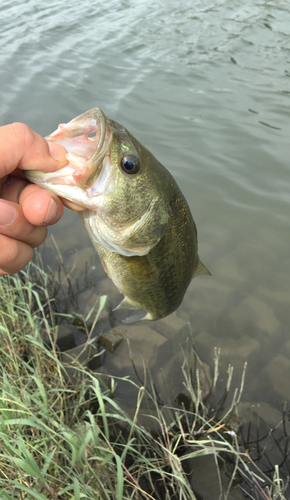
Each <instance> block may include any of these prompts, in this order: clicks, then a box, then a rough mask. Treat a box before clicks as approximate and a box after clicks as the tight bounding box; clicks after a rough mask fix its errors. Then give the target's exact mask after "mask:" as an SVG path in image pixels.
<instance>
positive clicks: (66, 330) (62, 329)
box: [43, 323, 86, 351]
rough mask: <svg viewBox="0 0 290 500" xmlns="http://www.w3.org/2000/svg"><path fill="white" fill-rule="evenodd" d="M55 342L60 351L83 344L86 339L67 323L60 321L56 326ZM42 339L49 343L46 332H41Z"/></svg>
mask: <svg viewBox="0 0 290 500" xmlns="http://www.w3.org/2000/svg"><path fill="white" fill-rule="evenodd" d="M55 340H56V344H57V346H58V348H59V350H60V351H66V350H68V349H72V348H74V347H77V346H78V345H80V344H83V343H84V342H85V341H86V335H84V334H83V333H82V332H80V331H79V330H78V329H77V328H75V327H74V326H73V325H71V324H69V323H62V324H60V325H58V326H57V330H56V339H55ZM43 341H44V342H45V343H47V344H48V345H50V344H51V342H50V338H49V336H48V334H47V333H46V332H44V334H43Z"/></svg>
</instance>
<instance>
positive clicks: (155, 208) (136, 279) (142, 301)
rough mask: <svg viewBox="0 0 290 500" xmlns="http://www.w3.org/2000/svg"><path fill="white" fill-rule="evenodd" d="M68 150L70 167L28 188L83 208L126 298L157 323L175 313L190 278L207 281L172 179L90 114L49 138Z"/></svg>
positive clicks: (32, 174)
mask: <svg viewBox="0 0 290 500" xmlns="http://www.w3.org/2000/svg"><path fill="white" fill-rule="evenodd" d="M46 139H47V140H48V141H55V142H58V143H59V144H61V145H62V146H64V147H65V148H66V149H67V151H68V154H67V159H68V160H69V163H68V165H66V166H65V167H64V168H61V169H59V170H57V171H55V172H51V173H44V172H41V171H32V170H31V171H29V172H27V174H26V175H27V177H28V179H29V180H30V181H32V182H34V183H36V184H39V185H41V186H42V187H44V188H46V189H49V190H51V191H53V192H55V193H56V194H57V195H59V196H61V197H63V198H65V199H67V200H70V201H73V202H75V203H78V204H79V205H81V206H83V207H85V208H86V210H85V211H83V212H79V215H80V218H81V220H82V222H83V224H84V226H85V228H86V229H87V231H88V233H89V235H90V238H91V240H92V242H93V244H94V246H95V248H96V250H97V252H98V254H99V257H100V260H101V262H102V265H103V267H104V269H105V271H106V273H107V274H108V276H109V277H110V278H111V279H112V281H113V282H114V283H115V285H116V286H117V288H118V289H119V291H120V292H121V293H122V294H124V299H123V300H122V302H121V303H120V304H119V306H118V307H117V308H116V309H118V308H119V309H121V308H122V309H123V308H127V309H143V310H145V311H146V313H145V315H144V313H143V314H142V315H141V316H140V315H139V316H138V315H137V316H135V315H133V316H131V317H129V318H127V323H129V322H133V321H136V320H137V319H146V320H156V319H160V318H163V317H165V316H167V315H168V314H170V313H172V312H173V311H175V310H176V309H177V308H178V307H179V305H180V304H181V302H182V299H183V297H184V294H185V292H186V290H187V287H188V285H189V283H190V281H191V279H192V278H193V277H195V276H197V275H199V274H210V273H209V271H208V270H207V269H206V268H205V266H204V265H203V264H202V263H201V261H200V260H199V256H198V250H197V230H196V226H195V223H194V220H193V218H192V215H191V212H190V209H189V207H188V204H187V202H186V200H185V198H184V196H183V194H182V193H181V191H180V189H179V187H178V186H177V184H176V182H175V180H174V179H173V177H172V175H171V174H170V173H169V172H168V171H167V170H166V169H165V168H164V167H163V166H162V165H161V163H159V161H158V160H157V159H156V158H154V156H153V155H152V154H151V153H150V152H149V151H148V149H146V148H145V147H144V146H142V145H141V144H140V143H139V142H138V141H137V139H135V138H134V137H133V136H132V135H131V134H130V133H129V132H128V131H127V130H126V129H125V128H124V127H123V126H122V125H119V124H118V123H117V122H115V121H113V120H109V119H108V118H107V117H106V116H105V115H104V113H103V112H102V111H101V110H100V109H98V108H93V109H91V110H89V111H87V112H86V113H84V114H82V115H80V116H78V117H77V118H74V119H73V120H71V121H70V122H69V123H67V124H61V125H59V127H58V129H57V130H56V131H55V132H53V133H52V134H50V135H49V136H48V137H46Z"/></svg>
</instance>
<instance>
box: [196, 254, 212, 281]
mask: <svg viewBox="0 0 290 500" xmlns="http://www.w3.org/2000/svg"><path fill="white" fill-rule="evenodd" d="M202 274H207V275H208V276H211V273H210V272H209V270H208V269H207V268H206V267H205V265H204V264H203V263H202V262H201V260H199V257H198V261H197V266H196V269H195V272H194V275H193V278H196V277H197V276H201V275H202Z"/></svg>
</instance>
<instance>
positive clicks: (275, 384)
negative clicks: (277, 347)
mask: <svg viewBox="0 0 290 500" xmlns="http://www.w3.org/2000/svg"><path fill="white" fill-rule="evenodd" d="M259 378H260V377H259ZM261 378H262V379H263V382H264V383H265V381H266V382H268V383H266V385H267V387H268V390H269V386H272V388H273V390H274V391H275V392H276V393H277V394H279V395H280V396H281V398H282V402H283V401H289V399H290V388H289V380H290V359H289V358H286V357H285V356H283V355H282V354H280V355H278V356H275V357H274V358H273V359H272V360H271V361H270V363H269V364H268V365H267V366H266V367H265V368H264V370H263V372H262V373H261ZM263 385H264V384H263Z"/></svg>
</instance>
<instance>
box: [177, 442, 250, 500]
mask: <svg viewBox="0 0 290 500" xmlns="http://www.w3.org/2000/svg"><path fill="white" fill-rule="evenodd" d="M191 451H192V452H193V453H194V451H196V448H195V449H194V448H193V447H192V448H189V449H188V450H187V453H190V452H191ZM217 467H218V465H217V464H216V461H215V457H214V455H213V454H208V455H201V456H196V457H194V456H193V457H191V458H188V459H187V460H186V461H185V463H184V469H185V472H186V473H187V475H188V480H189V482H190V485H191V487H192V489H193V492H194V493H195V495H197V498H201V499H203V500H220V499H221V498H223V493H225V492H226V491H227V487H228V483H229V479H228V478H227V477H226V476H225V474H222V473H221V474H220V475H221V480H222V491H221V488H220V482H219V473H218V468H217ZM227 499H228V500H243V499H244V496H243V494H242V492H241V491H240V490H239V489H237V488H234V489H233V490H232V491H230V492H229V495H228V496H227Z"/></svg>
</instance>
